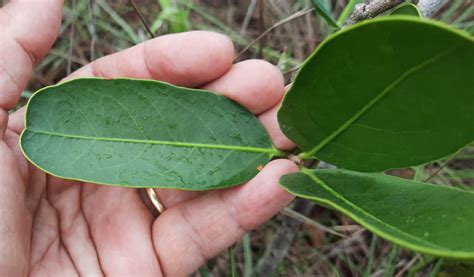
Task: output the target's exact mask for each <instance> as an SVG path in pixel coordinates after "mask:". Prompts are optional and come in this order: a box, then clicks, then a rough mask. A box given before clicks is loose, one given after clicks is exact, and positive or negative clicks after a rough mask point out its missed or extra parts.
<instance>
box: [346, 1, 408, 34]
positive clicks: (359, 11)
mask: <svg viewBox="0 0 474 277" xmlns="http://www.w3.org/2000/svg"><path fill="white" fill-rule="evenodd" d="M403 1H404V0H367V1H365V3H361V4H357V5H355V8H354V11H353V12H352V14H351V16H350V17H349V19H348V20H347V21H346V23H345V24H344V26H345V27H347V26H349V25H352V24H354V23H357V22H359V21H362V20H365V19H369V18H373V17H375V16H377V15H379V14H381V13H383V12H385V11H388V10H390V9H391V8H393V7H395V6H397V5H399V4H401V3H403Z"/></svg>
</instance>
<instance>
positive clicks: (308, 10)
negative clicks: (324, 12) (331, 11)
mask: <svg viewBox="0 0 474 277" xmlns="http://www.w3.org/2000/svg"><path fill="white" fill-rule="evenodd" d="M313 11H314V8H309V9H304V10H301V11H298V12H296V13H294V14H292V15H290V16H289V17H287V18H285V19H282V20H280V21H278V22H277V23H275V24H273V25H272V26H271V27H270V28H268V29H267V30H265V32H263V33H261V34H260V35H259V36H258V37H257V38H256V39H254V40H253V41H252V42H250V43H249V44H248V45H247V46H245V48H244V49H242V50H241V51H240V52H239V53H238V54H237V56H235V58H234V61H235V60H237V59H238V58H240V56H242V55H243V54H244V53H245V52H247V50H249V49H250V48H251V47H252V46H254V45H255V43H257V42H259V41H260V40H261V39H262V38H264V37H265V36H266V35H267V34H268V33H270V32H271V31H273V30H275V29H276V28H278V27H280V26H282V25H285V24H286V23H288V22H290V21H292V20H294V19H296V18H299V17H302V16H304V15H305V14H308V13H310V12H313Z"/></svg>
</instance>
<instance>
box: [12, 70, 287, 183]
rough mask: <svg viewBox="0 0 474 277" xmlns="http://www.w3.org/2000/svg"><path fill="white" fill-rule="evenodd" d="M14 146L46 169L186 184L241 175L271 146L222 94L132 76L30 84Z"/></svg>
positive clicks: (102, 178)
mask: <svg viewBox="0 0 474 277" xmlns="http://www.w3.org/2000/svg"><path fill="white" fill-rule="evenodd" d="M21 146H22V149H23V152H24V154H25V155H26V157H27V158H28V159H29V160H30V161H31V162H32V163H34V164H35V165H36V166H38V167H39V168H41V169H43V170H44V171H46V172H48V173H50V174H52V175H54V176H59V177H62V178H67V179H76V180H81V181H88V182H93V183H100V184H110V185H123V186H132V187H161V188H178V189H186V190H205V189H211V188H221V187H227V186H231V185H237V184H240V183H243V182H245V181H248V180H249V179H250V178H252V177H253V176H254V175H255V174H257V172H258V169H257V167H258V166H259V165H263V164H265V163H266V162H267V161H268V160H269V159H270V158H271V157H272V156H273V155H275V154H277V153H278V151H277V150H275V149H274V148H273V146H272V144H271V141H270V138H269V136H268V134H267V133H266V131H265V129H264V128H263V127H262V125H261V124H260V123H259V121H258V120H257V118H256V117H255V116H254V115H252V114H251V113H250V112H249V111H247V110H246V109H245V108H243V107H242V106H240V105H238V104H236V103H235V102H233V101H231V100H229V99H227V98H226V97H224V96H219V95H216V94H213V93H210V92H206V91H199V90H194V89H187V88H180V87H175V86H172V85H169V84H165V83H161V82H157V81H149V80H132V79H113V80H103V79H76V80H73V81H70V82H66V83H63V84H61V85H57V86H52V87H48V88H45V89H42V90H40V91H38V92H37V93H36V94H35V95H34V96H33V97H32V98H31V100H30V102H29V104H28V108H27V112H26V129H25V130H24V132H23V134H22V136H21Z"/></svg>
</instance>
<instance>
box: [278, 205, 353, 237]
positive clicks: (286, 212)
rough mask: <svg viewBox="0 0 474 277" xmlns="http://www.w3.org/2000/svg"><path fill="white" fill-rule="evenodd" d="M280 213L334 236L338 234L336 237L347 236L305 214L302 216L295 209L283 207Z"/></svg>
mask: <svg viewBox="0 0 474 277" xmlns="http://www.w3.org/2000/svg"><path fill="white" fill-rule="evenodd" d="M281 213H282V214H284V215H286V216H289V217H291V218H294V219H296V220H299V221H300V222H302V223H305V224H308V225H310V226H313V227H315V228H317V229H320V230H322V231H325V232H328V233H330V234H333V235H335V236H338V237H342V238H345V237H347V236H345V235H343V234H341V233H338V232H337V231H335V230H333V229H332V228H329V227H327V226H324V225H322V224H321V223H318V222H316V221H314V220H312V219H310V218H308V217H307V216H304V215H302V214H300V213H298V212H296V211H295V210H293V209H291V208H288V207H286V208H284V209H283V211H281Z"/></svg>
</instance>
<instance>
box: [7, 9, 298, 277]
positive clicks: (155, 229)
mask: <svg viewBox="0 0 474 277" xmlns="http://www.w3.org/2000/svg"><path fill="white" fill-rule="evenodd" d="M61 14H62V1H60V0H42V1H20V0H14V1H10V2H9V3H8V4H6V5H4V6H3V7H2V8H1V9H0V276H23V275H30V274H31V275H39V276H74V275H95V276H100V275H112V276H114V275H125V276H132V275H134V276H148V275H151V276H162V275H165V276H183V275H187V274H190V273H192V272H194V271H195V270H197V269H198V268H199V267H200V266H201V265H203V264H204V263H205V262H206V260H208V259H210V258H212V257H214V256H216V255H217V254H219V253H220V252H222V251H223V250H225V249H226V248H227V247H229V246H231V245H232V244H233V243H235V242H236V241H237V240H239V239H240V237H241V236H242V235H243V234H244V232H246V231H249V230H251V229H253V228H255V227H257V226H258V225H260V224H261V223H263V222H265V221H266V220H268V219H269V218H271V217H272V216H273V215H275V214H276V213H277V212H278V211H279V210H280V209H282V208H283V207H285V206H286V205H287V204H288V203H289V202H290V201H292V199H293V197H292V196H291V195H290V194H288V193H287V192H285V191H284V190H283V189H281V188H280V187H279V186H278V184H277V183H278V179H279V177H280V176H281V175H283V174H286V173H289V172H294V171H296V170H297V167H296V165H295V164H293V163H292V162H290V161H288V160H285V159H279V160H274V161H272V162H270V163H269V164H267V165H266V166H265V167H264V169H263V170H262V171H261V172H260V173H259V174H258V175H257V176H256V177H255V178H253V179H252V180H251V181H249V182H248V183H247V184H244V185H241V186H237V187H233V188H229V189H223V190H215V191H210V192H205V193H204V192H185V191H176V190H162V189H157V190H156V191H157V193H158V195H159V196H160V198H161V200H162V202H163V204H164V206H165V207H166V208H167V210H166V211H165V212H164V213H163V214H162V215H160V216H159V217H158V218H157V219H154V218H152V216H151V214H150V212H149V211H148V210H147V208H146V207H145V205H144V204H143V203H142V201H141V199H140V198H139V195H138V193H137V190H136V189H131V188H120V187H109V186H98V185H94V184H89V183H79V182H77V181H69V180H62V179H58V178H55V177H52V176H48V175H46V174H45V173H43V172H41V171H40V170H38V169H36V168H35V167H33V166H32V165H30V164H28V162H27V161H26V160H25V158H24V157H23V155H22V154H21V151H20V149H19V145H18V139H19V134H20V132H21V130H22V129H23V119H24V110H23V109H20V110H18V111H17V112H15V113H13V114H9V113H8V111H9V110H11V109H13V108H14V107H15V105H16V103H17V101H18V99H19V97H20V94H21V91H22V90H23V89H25V87H26V85H27V82H28V80H29V78H30V77H31V72H32V70H33V68H34V66H35V64H37V63H38V61H39V60H40V59H41V58H42V57H43V56H44V55H45V54H46V53H47V51H48V50H49V48H50V47H51V46H52V44H53V43H54V40H55V39H56V36H57V34H58V30H59V27H60V24H61ZM233 54H234V49H233V45H232V43H231V41H230V40H229V39H228V38H226V37H225V36H223V35H220V34H216V33H212V32H204V31H195V32H188V33H182V34H176V35H166V36H162V37H159V38H156V39H152V40H149V41H147V42H144V43H142V44H139V45H136V46H134V47H132V48H129V49H127V50H124V51H121V52H118V53H115V54H112V55H109V56H106V57H103V58H101V59H98V60H96V61H94V62H92V63H90V64H88V65H86V66H84V67H83V68H81V69H79V70H78V71H76V72H75V73H73V74H72V75H71V76H69V77H68V78H75V77H87V76H97V77H104V78H114V77H119V76H125V77H132V78H143V79H156V80H162V81H166V82H170V83H173V84H175V85H179V86H188V87H199V88H204V89H208V90H211V91H215V92H217V93H220V94H223V95H225V96H227V97H229V98H231V99H233V100H235V101H237V102H239V103H240V104H242V105H244V106H246V107H247V108H248V109H249V110H250V111H252V112H253V113H255V114H256V115H258V116H259V118H260V120H261V121H262V123H263V125H264V126H265V127H266V128H267V130H268V131H269V134H270V136H271V137H272V140H273V142H274V144H275V145H276V146H277V147H279V148H280V149H290V148H292V147H293V144H292V143H291V142H290V141H289V140H288V139H287V138H286V137H284V135H283V134H282V132H281V131H280V129H279V127H278V123H277V121H276V111H277V109H278V105H279V102H280V101H281V98H282V96H283V93H284V87H283V78H282V75H281V73H280V72H279V71H278V69H277V68H275V67H274V66H272V65H270V64H269V63H266V62H264V61H260V60H249V61H244V62H239V63H237V64H232V58H233Z"/></svg>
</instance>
